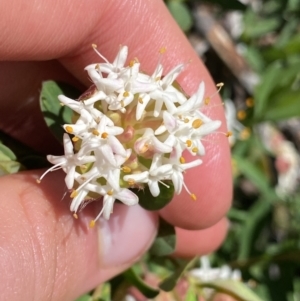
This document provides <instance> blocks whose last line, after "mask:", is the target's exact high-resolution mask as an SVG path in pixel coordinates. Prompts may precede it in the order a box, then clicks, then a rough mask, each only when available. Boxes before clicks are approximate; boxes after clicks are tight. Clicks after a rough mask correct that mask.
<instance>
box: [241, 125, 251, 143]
mask: <svg viewBox="0 0 300 301" xmlns="http://www.w3.org/2000/svg"><path fill="white" fill-rule="evenodd" d="M250 134H251V131H250V129H249V128H244V129H243V130H242V131H241V132H240V135H239V136H240V139H242V140H246V139H248V138H249V137H250Z"/></svg>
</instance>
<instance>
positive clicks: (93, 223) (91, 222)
mask: <svg viewBox="0 0 300 301" xmlns="http://www.w3.org/2000/svg"><path fill="white" fill-rule="evenodd" d="M95 225H96V221H94V220H93V219H92V220H91V221H90V225H89V226H90V228H91V229H93V228H94V227H95Z"/></svg>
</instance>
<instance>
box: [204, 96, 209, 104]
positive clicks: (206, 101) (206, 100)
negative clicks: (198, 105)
mask: <svg viewBox="0 0 300 301" xmlns="http://www.w3.org/2000/svg"><path fill="white" fill-rule="evenodd" d="M209 103H210V97H209V96H207V97H205V98H204V104H205V105H206V106H207V105H209Z"/></svg>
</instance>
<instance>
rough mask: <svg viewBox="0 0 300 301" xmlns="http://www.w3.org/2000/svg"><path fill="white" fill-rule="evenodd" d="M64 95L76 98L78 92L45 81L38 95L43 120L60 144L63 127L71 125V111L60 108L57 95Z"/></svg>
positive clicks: (70, 87) (63, 84)
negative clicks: (66, 124)
mask: <svg viewBox="0 0 300 301" xmlns="http://www.w3.org/2000/svg"><path fill="white" fill-rule="evenodd" d="M61 94H64V95H66V96H68V97H71V98H76V97H78V95H80V92H79V91H78V90H77V89H76V88H74V87H72V86H70V85H68V84H65V83H58V82H54V81H45V82H43V85H42V91H41V94H40V107H41V111H42V113H43V115H44V120H45V122H46V124H47V126H48V127H49V129H50V130H51V132H52V133H53V134H54V136H55V137H56V138H57V139H58V140H59V141H60V142H62V137H63V133H64V129H63V127H62V126H63V125H64V124H65V123H71V118H72V114H73V113H72V110H71V109H70V108H68V107H66V106H61V104H60V102H59V100H58V95H61Z"/></svg>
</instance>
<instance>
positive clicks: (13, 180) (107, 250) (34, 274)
mask: <svg viewBox="0 0 300 301" xmlns="http://www.w3.org/2000/svg"><path fill="white" fill-rule="evenodd" d="M41 173H42V172H40V171H35V172H24V173H20V174H16V175H12V176H7V177H3V178H1V179H0V190H1V194H2V200H1V202H2V208H1V211H0V220H1V223H2V227H1V228H0V266H1V268H2V270H1V276H0V280H1V281H0V290H1V292H2V293H1V296H2V297H3V298H4V299H5V300H6V299H7V300H8V299H9V300H11V301H14V300H21V299H24V300H57V301H58V300H63V301H66V300H74V299H75V298H76V297H78V296H79V295H80V294H82V293H84V292H86V291H88V290H90V289H92V288H93V287H95V286H96V285H98V284H99V283H101V282H104V281H106V280H108V279H109V278H111V277H113V276H115V275H117V274H118V273H120V272H122V271H123V270H124V269H127V268H128V267H129V266H130V265H131V264H132V263H133V262H135V261H136V260H138V259H139V258H140V256H142V254H143V253H144V252H145V251H146V250H147V248H148V247H149V246H150V244H151V242H152V241H153V239H154V237H155V234H156V231H157V215H156V214H154V213H150V212H147V211H145V210H143V209H142V208H141V207H139V206H138V205H137V206H133V207H127V206H124V205H121V204H115V207H114V213H113V214H112V215H111V219H110V220H109V221H106V220H101V222H100V223H99V224H97V226H96V227H95V228H94V229H89V227H88V224H89V221H90V220H91V219H93V218H94V217H95V216H96V215H97V211H98V210H99V209H101V203H95V204H94V205H89V207H88V208H86V209H85V210H84V211H82V212H80V213H79V214H78V217H79V218H78V220H76V219H74V218H73V217H72V214H71V213H70V212H69V208H68V206H69V201H68V200H67V199H62V196H63V193H64V184H63V174H62V173H60V172H53V173H51V174H49V175H47V176H46V177H45V178H44V179H43V181H42V183H41V184H37V183H36V181H35V180H36V179H37V178H38V177H39V175H40V174H41ZM12 292H13V294H12Z"/></svg>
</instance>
